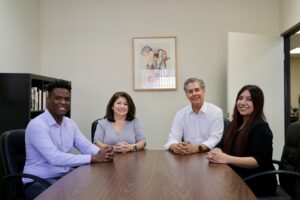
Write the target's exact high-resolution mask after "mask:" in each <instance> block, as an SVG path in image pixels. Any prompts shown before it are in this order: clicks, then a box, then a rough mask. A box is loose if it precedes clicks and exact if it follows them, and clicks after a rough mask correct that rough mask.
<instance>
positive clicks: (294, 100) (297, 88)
mask: <svg viewBox="0 0 300 200" xmlns="http://www.w3.org/2000/svg"><path fill="white" fill-rule="evenodd" d="M299 77H300V58H291V105H292V106H293V108H298V107H299V102H298V96H299V95H300V79H299Z"/></svg>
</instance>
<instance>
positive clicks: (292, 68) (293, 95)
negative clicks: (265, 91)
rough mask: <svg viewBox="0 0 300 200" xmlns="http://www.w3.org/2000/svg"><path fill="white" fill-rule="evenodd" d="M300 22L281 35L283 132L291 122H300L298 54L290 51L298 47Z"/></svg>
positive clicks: (299, 57) (299, 68)
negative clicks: (282, 48)
mask: <svg viewBox="0 0 300 200" xmlns="http://www.w3.org/2000/svg"><path fill="white" fill-rule="evenodd" d="M299 31H300V22H299V23H297V24H296V25H294V26H293V27H291V28H290V29H288V30H287V31H285V32H284V33H282V34H281V36H282V37H283V38H284V113H285V117H284V119H285V130H286V129H287V127H288V125H289V124H290V123H291V122H295V121H298V120H300V119H299V118H300V117H299V106H300V105H299V104H300V89H298V88H299V83H300V81H299V80H300V76H298V75H297V74H300V54H291V53H290V51H291V50H292V49H295V48H296V47H300V34H298V33H297V32H299ZM297 81H298V83H297Z"/></svg>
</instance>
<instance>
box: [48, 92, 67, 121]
mask: <svg viewBox="0 0 300 200" xmlns="http://www.w3.org/2000/svg"><path fill="white" fill-rule="evenodd" d="M70 103H71V97H70V92H69V91H68V90H67V89H64V88H55V89H53V90H52V92H51V93H49V96H48V97H47V109H48V111H49V112H50V113H51V115H52V116H53V118H54V119H55V121H56V122H57V123H58V124H61V122H62V119H63V117H64V116H65V115H66V114H67V112H68V111H69V110H70Z"/></svg>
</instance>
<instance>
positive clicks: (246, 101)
mask: <svg viewBox="0 0 300 200" xmlns="http://www.w3.org/2000/svg"><path fill="white" fill-rule="evenodd" d="M236 107H237V110H238V112H239V113H240V115H242V116H243V118H244V121H245V120H247V119H248V118H249V116H250V115H251V114H252V113H253V111H254V106H253V102H252V98H251V94H250V92H249V90H245V91H244V92H242V93H241V95H240V96H239V97H238V100H237V102H236Z"/></svg>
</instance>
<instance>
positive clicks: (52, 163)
mask: <svg viewBox="0 0 300 200" xmlns="http://www.w3.org/2000/svg"><path fill="white" fill-rule="evenodd" d="M70 91H71V85H70V84H69V83H68V82H67V81H63V80H57V81H55V82H53V83H50V84H49V85H48V97H47V109H46V111H45V112H44V113H42V114H40V115H39V116H37V117H36V118H34V119H33V120H31V121H30V123H29V124H28V126H27V128H26V132H25V146H26V163H25V166H24V171H23V172H24V173H28V174H33V175H36V176H39V177H41V178H44V179H46V180H48V181H49V182H51V183H54V182H55V181H57V180H58V179H59V178H61V177H62V176H64V175H65V174H67V173H68V172H69V171H70V170H71V169H72V167H75V166H78V165H82V164H87V163H94V162H110V161H112V160H113V157H114V152H113V150H112V149H111V148H104V149H102V150H101V151H100V149H99V148H98V147H97V146H96V145H94V144H92V143H91V142H90V141H89V140H88V139H86V138H85V137H84V136H83V134H82V133H81V132H80V130H79V128H78V127H77V125H76V124H75V122H74V121H73V120H72V119H70V118H68V117H65V115H66V113H67V112H68V111H69V109H70V102H71V97H70ZM73 147H75V148H76V149H77V150H79V151H80V153H81V154H72V153H71V151H72V149H73ZM23 183H24V184H25V185H24V188H25V193H26V196H27V198H29V199H33V198H35V197H36V196H37V195H38V194H40V193H41V192H42V191H43V190H45V188H44V187H43V186H42V185H41V184H39V183H38V182H32V180H31V179H26V178H24V179H23Z"/></svg>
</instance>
